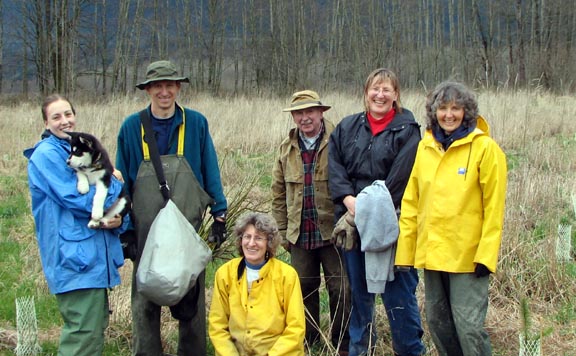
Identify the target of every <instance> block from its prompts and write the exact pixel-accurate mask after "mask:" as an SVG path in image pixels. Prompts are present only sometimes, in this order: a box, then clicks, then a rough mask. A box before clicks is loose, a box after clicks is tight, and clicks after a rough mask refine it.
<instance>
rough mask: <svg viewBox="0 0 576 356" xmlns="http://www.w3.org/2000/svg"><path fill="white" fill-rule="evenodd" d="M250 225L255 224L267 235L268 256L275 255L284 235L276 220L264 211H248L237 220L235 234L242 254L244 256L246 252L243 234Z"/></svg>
mask: <svg viewBox="0 0 576 356" xmlns="http://www.w3.org/2000/svg"><path fill="white" fill-rule="evenodd" d="M249 225H253V226H254V228H255V229H256V231H258V232H259V233H261V234H263V235H265V236H266V238H267V239H268V244H267V247H266V251H267V252H268V257H269V258H272V257H274V256H275V255H276V250H277V249H278V246H280V242H281V241H282V236H281V235H280V234H279V233H278V224H277V223H276V220H274V218H273V217H272V216H270V215H269V214H264V213H246V214H244V215H242V216H241V217H240V218H238V220H236V224H235V225H234V236H235V237H236V248H237V249H238V253H240V256H244V252H243V251H242V235H244V231H246V229H247V228H248V226H249Z"/></svg>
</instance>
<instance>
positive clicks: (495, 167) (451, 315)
mask: <svg viewBox="0 0 576 356" xmlns="http://www.w3.org/2000/svg"><path fill="white" fill-rule="evenodd" d="M426 120H427V128H426V133H425V135H424V138H423V139H422V141H420V144H419V146H418V151H417V154H416V162H415V163H414V167H413V169H412V174H411V175H410V179H409V181H408V185H407V187H406V191H405V192H404V196H403V199H402V208H401V213H400V236H399V238H398V246H397V250H396V265H399V266H414V267H416V268H423V269H424V284H425V295H426V297H425V303H426V320H427V323H428V326H429V330H430V334H431V336H432V340H433V341H434V344H435V345H436V349H437V350H438V354H439V355H464V356H467V355H490V354H491V347H490V338H489V336H488V333H487V332H486V330H485V328H484V321H485V318H486V312H487V309H488V285H489V278H488V276H489V275H490V273H493V272H495V271H496V264H497V260H498V250H499V249H500V240H501V237H502V225H503V220H504V200H505V196H506V174H507V168H506V157H505V156H504V153H503V152H502V150H501V149H500V147H499V146H498V144H497V143H496V142H495V141H494V140H493V139H492V138H490V135H489V134H490V133H489V127H488V123H487V122H486V121H485V120H484V119H483V118H482V117H481V116H479V115H478V104H477V101H476V99H475V97H474V95H473V93H472V92H471V91H470V90H469V89H468V88H466V87H465V86H464V85H462V84H460V83H454V82H444V83H441V84H440V85H438V86H437V87H436V88H435V89H434V91H433V92H432V93H431V94H430V95H429V96H428V99H427V101H426Z"/></svg>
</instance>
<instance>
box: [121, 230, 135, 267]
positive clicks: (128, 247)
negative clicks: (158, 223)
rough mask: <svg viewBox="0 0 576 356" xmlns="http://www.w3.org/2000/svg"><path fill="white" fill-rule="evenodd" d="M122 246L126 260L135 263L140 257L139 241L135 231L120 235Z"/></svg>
mask: <svg viewBox="0 0 576 356" xmlns="http://www.w3.org/2000/svg"><path fill="white" fill-rule="evenodd" d="M120 244H121V245H122V253H123V254H124V259H129V260H130V261H134V260H135V259H136V256H137V255H138V239H136V233H135V232H134V230H128V231H126V232H124V233H123V234H120Z"/></svg>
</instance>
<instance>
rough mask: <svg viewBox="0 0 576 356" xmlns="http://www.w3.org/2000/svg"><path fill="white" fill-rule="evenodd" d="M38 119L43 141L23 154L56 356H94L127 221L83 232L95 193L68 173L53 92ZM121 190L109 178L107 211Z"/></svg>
mask: <svg viewBox="0 0 576 356" xmlns="http://www.w3.org/2000/svg"><path fill="white" fill-rule="evenodd" d="M42 116H43V119H44V125H45V128H46V132H45V134H44V135H43V137H44V138H43V139H42V140H41V141H40V142H38V143H37V144H36V145H35V146H34V148H32V149H28V150H26V151H25V152H24V154H25V156H26V157H27V158H28V159H29V162H28V183H29V187H30V195H31V200H32V213H33V215H34V222H35V224H36V237H37V240H38V248H39V250H40V258H41V260H42V268H43V270H44V275H45V277H46V281H47V282H48V288H49V289H50V292H51V293H52V294H55V295H56V300H57V303H58V308H59V310H60V313H61V315H62V319H63V320H64V326H63V327H62V332H61V335H60V345H59V350H58V355H66V356H68V355H75V356H78V355H86V356H88V355H90V356H93V355H101V354H102V349H103V346H104V330H105V328H106V326H107V325H108V318H109V308H108V295H107V289H108V288H112V287H114V286H116V285H118V284H120V274H119V272H118V268H120V267H121V266H122V265H123V264H124V256H123V254H122V247H121V245H120V240H119V238H118V235H119V234H120V233H121V232H122V231H123V229H124V227H125V226H126V223H128V221H127V220H129V219H128V218H126V219H124V220H125V221H124V224H123V221H122V218H120V217H116V218H113V219H111V220H110V221H109V222H108V223H107V225H105V226H103V227H102V228H100V229H90V228H88V226H87V225H88V221H90V216H91V211H92V200H93V198H94V193H95V189H94V187H93V186H91V187H90V191H89V192H88V193H87V194H80V193H79V192H78V190H77V187H76V183H77V178H76V174H75V171H74V170H73V169H71V168H69V167H68V166H67V165H66V159H67V158H68V155H69V153H70V145H69V143H68V140H67V138H68V135H67V132H72V131H74V128H75V125H76V113H75V110H74V107H73V106H72V104H71V103H70V102H69V101H68V100H67V99H66V98H64V97H62V96H60V95H58V94H54V95H51V96H48V97H47V98H46V99H45V101H44V104H43V105H42ZM121 190H122V183H121V182H120V181H118V180H117V179H116V178H113V179H112V182H111V184H110V187H109V189H108V195H107V197H106V202H105V207H106V208H108V207H110V206H111V205H112V204H113V202H114V201H115V200H116V199H117V197H118V196H119V194H120V192H121Z"/></svg>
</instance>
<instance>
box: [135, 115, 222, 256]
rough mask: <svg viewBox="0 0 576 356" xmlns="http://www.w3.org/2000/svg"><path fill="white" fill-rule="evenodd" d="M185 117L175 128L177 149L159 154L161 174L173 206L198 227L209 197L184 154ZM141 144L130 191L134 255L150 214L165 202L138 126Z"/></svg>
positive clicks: (209, 202)
mask: <svg viewBox="0 0 576 356" xmlns="http://www.w3.org/2000/svg"><path fill="white" fill-rule="evenodd" d="M185 125H186V120H185V118H184V122H183V124H182V125H181V126H180V129H179V132H178V153H177V154H176V155H165V156H161V157H160V160H161V161H162V167H163V169H164V176H165V178H166V182H167V184H168V187H169V188H170V195H171V198H172V200H173V201H174V203H175V204H176V206H178V208H179V209H180V211H181V212H182V214H184V216H186V218H187V219H188V221H190V223H191V224H192V226H194V228H195V229H196V230H198V229H199V228H200V225H201V224H202V219H203V217H204V212H205V211H206V207H207V206H208V205H210V204H212V202H213V200H212V198H211V197H210V196H209V195H208V194H207V193H206V192H205V191H204V189H202V187H201V186H200V183H198V179H196V175H195V174H194V172H193V171H192V168H190V165H189V164H188V162H187V161H186V158H185V157H184V132H185ZM142 148H143V151H144V160H143V161H142V163H141V164H140V167H139V168H138V175H137V176H136V181H135V183H134V191H133V193H132V201H133V208H132V210H133V216H134V227H135V230H136V236H138V259H139V258H140V256H141V255H142V250H143V249H144V244H145V242H146V237H147V236H148V231H149V230H150V226H151V225H152V222H153V221H154V218H155V217H156V215H157V214H158V212H159V211H160V209H162V207H163V206H164V204H165V201H164V197H163V196H162V193H161V191H160V188H159V184H158V179H157V176H156V171H155V170H154V166H153V165H152V162H151V161H150V153H149V150H148V145H147V144H146V142H145V141H144V128H143V127H142Z"/></svg>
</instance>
